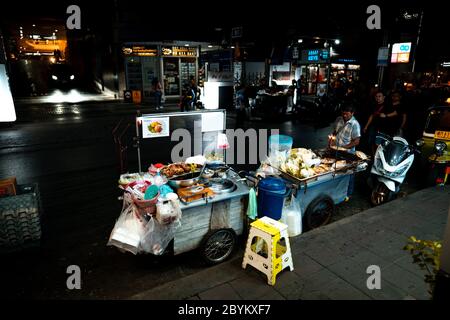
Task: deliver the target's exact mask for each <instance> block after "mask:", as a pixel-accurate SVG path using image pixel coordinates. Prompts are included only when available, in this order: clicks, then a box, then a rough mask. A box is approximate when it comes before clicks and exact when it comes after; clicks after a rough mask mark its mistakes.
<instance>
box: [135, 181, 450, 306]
mask: <svg viewBox="0 0 450 320" xmlns="http://www.w3.org/2000/svg"><path fill="white" fill-rule="evenodd" d="M449 206H450V187H448V186H446V187H445V188H439V187H436V188H429V189H425V190H421V191H418V192H416V193H414V194H412V195H409V196H407V197H405V198H401V199H398V200H395V201H392V202H390V203H387V204H385V205H382V206H379V207H375V208H371V209H369V210H367V211H364V212H362V213H359V214H356V215H354V216H351V217H349V218H345V219H342V220H340V221H337V222H335V223H332V224H330V225H327V226H325V227H322V228H319V229H316V230H313V231H310V232H307V233H305V234H303V235H300V236H297V237H295V238H290V241H291V249H292V255H293V260H294V268H295V270H294V271H293V272H290V271H288V269H285V271H283V272H282V273H280V274H279V275H278V277H277V281H276V284H275V286H273V287H272V286H269V285H268V284H267V278H266V277H265V276H264V275H263V274H262V273H260V272H259V271H257V270H256V269H254V268H253V267H251V266H247V269H245V270H244V269H242V268H241V263H242V251H241V252H240V253H239V254H236V256H235V257H234V258H233V259H232V260H230V261H228V262H225V263H222V264H220V265H217V266H214V267H210V268H206V269H205V270H203V271H201V272H198V273H196V274H194V275H191V276H188V277H185V278H182V279H181V280H178V281H173V282H169V283H166V284H164V285H162V286H159V287H156V288H153V289H151V290H148V291H145V292H142V293H140V294H137V295H134V296H132V297H130V298H131V299H166V300H172V299H174V300H181V299H188V300H199V299H201V300H215V299H220V300H251V299H253V300H277V299H278V300H280V299H281V300H285V299H289V300H291V299H295V300H296V299H301V300H308V299H327V300H328V299H332V300H336V299H337V300H347V299H352V300H370V299H376V300H385V299H389V300H404V299H430V296H429V294H428V292H427V289H428V287H427V284H426V283H425V282H424V274H425V272H424V271H422V270H420V268H419V267H418V266H417V265H416V264H413V263H412V258H411V256H410V254H409V253H408V252H406V251H404V250H403V249H402V248H403V246H404V245H405V244H406V243H407V239H408V237H410V236H412V235H414V236H415V237H416V238H418V239H428V240H441V239H442V237H443V233H444V229H445V225H446V222H447V216H448V210H449ZM370 265H378V266H379V267H380V268H381V289H380V290H376V289H375V290H369V289H368V288H367V286H366V281H367V279H368V277H369V274H367V273H366V269H367V267H368V266H370Z"/></svg>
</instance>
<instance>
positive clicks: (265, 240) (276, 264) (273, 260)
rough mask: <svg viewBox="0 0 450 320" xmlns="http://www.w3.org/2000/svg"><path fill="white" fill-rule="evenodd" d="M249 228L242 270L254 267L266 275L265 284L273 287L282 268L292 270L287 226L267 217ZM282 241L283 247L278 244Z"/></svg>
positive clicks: (253, 223)
mask: <svg viewBox="0 0 450 320" xmlns="http://www.w3.org/2000/svg"><path fill="white" fill-rule="evenodd" d="M250 226H251V228H250V232H249V236H248V239H247V246H246V248H245V254H244V260H243V261H242V268H244V269H245V268H246V267H247V264H249V265H251V266H253V267H255V268H256V269H258V270H259V271H261V272H263V273H264V274H266V276H267V282H268V283H269V284H270V285H272V286H273V285H275V281H276V276H277V274H278V273H280V272H281V271H282V270H283V269H284V268H286V267H289V269H290V271H293V270H294V265H293V263H292V256H291V247H290V245H289V235H288V231H287V228H288V226H287V225H285V224H284V223H281V222H278V221H276V220H273V219H271V218H269V217H263V218H261V219H258V220H256V221H254V222H252V223H251V224H250ZM282 240H284V242H285V246H283V245H281V244H280V243H279V242H280V241H282ZM264 249H265V250H264ZM264 251H265V252H264ZM264 253H265V256H264V255H263V254H264Z"/></svg>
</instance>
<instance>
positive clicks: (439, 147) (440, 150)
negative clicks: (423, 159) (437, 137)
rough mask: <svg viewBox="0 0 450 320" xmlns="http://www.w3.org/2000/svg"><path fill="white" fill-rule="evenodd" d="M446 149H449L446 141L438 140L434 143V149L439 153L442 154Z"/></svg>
mask: <svg viewBox="0 0 450 320" xmlns="http://www.w3.org/2000/svg"><path fill="white" fill-rule="evenodd" d="M445 149H447V144H446V143H445V142H442V141H437V142H436V143H435V144H434V150H436V153H438V154H442V153H443V152H444V150H445Z"/></svg>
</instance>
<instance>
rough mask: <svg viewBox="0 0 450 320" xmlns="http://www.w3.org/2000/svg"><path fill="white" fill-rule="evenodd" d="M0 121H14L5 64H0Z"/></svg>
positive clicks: (14, 115) (14, 114) (13, 110)
mask: <svg viewBox="0 0 450 320" xmlns="http://www.w3.org/2000/svg"><path fill="white" fill-rule="evenodd" d="M0 105H1V108H0V122H12V121H16V110H15V108H14V100H13V98H12V95H11V90H10V88H9V81H8V76H7V74H6V68H5V65H3V64H0Z"/></svg>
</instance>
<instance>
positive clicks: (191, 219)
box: [109, 110, 249, 264]
mask: <svg viewBox="0 0 450 320" xmlns="http://www.w3.org/2000/svg"><path fill="white" fill-rule="evenodd" d="M225 119H226V115H225V111H224V110H217V111H203V112H187V113H186V112H185V113H182V114H180V113H172V114H157V115H142V116H140V117H138V118H137V119H136V133H137V137H138V139H137V147H138V148H137V151H138V163H139V170H138V171H139V173H134V174H124V175H122V176H121V179H120V180H119V184H120V187H121V188H122V189H124V190H125V194H124V197H123V199H124V208H123V210H122V214H121V216H120V217H119V219H118V220H117V222H116V226H115V228H114V230H113V231H112V233H111V237H110V241H109V245H115V246H117V247H119V248H120V249H122V250H125V251H129V252H132V253H134V254H138V253H150V254H154V255H160V254H163V253H164V252H169V251H173V254H175V255H177V254H180V253H183V252H187V251H190V250H194V249H199V251H200V253H201V255H202V257H203V258H204V260H205V261H206V262H207V263H210V264H216V263H220V262H222V261H224V260H225V259H227V258H228V257H229V256H230V254H231V253H232V252H233V249H234V248H235V246H236V243H237V236H238V235H241V234H242V233H243V231H244V220H245V216H246V202H247V197H248V193H249V187H248V186H247V184H246V183H245V181H244V180H245V179H241V178H240V177H239V175H238V174H237V173H236V172H234V171H233V169H232V168H230V167H229V166H227V165H226V164H225V163H224V162H223V158H221V157H220V154H219V153H220V150H215V148H212V150H213V152H211V148H209V147H210V146H211V144H213V145H215V144H217V137H218V135H220V134H223V131H224V130H225ZM190 130H191V131H192V132H189V131H190ZM190 133H193V135H192V136H191V135H190ZM182 134H188V135H189V136H190V138H192V139H190V141H188V143H187V144H186V145H185V146H186V148H187V149H190V148H191V147H192V149H193V150H196V152H201V153H202V154H205V155H206V157H205V156H203V155H201V156H195V157H188V158H186V157H184V159H176V160H175V161H167V158H164V155H163V154H162V150H163V151H164V152H167V153H169V154H170V153H171V152H173V150H174V149H176V148H177V145H176V144H175V145H174V144H173V140H172V138H173V137H174V136H181V135H182ZM152 138H153V139H152ZM169 140H170V141H169ZM181 140H183V139H181ZM182 142H183V143H185V142H186V141H184V140H183V141H182ZM191 142H192V144H191ZM168 147H169V148H170V149H169V148H168ZM178 147H179V146H178ZM177 150H178V149H177ZM214 151H216V152H214ZM211 154H213V156H211ZM158 155H160V156H158ZM171 158H176V156H175V155H174V154H171ZM199 159H200V160H201V161H200V162H199ZM208 159H209V160H208ZM205 160H206V161H205ZM166 161H167V162H170V164H166V165H162V164H161V163H157V162H166ZM167 162H166V163H167ZM144 163H147V164H149V169H148V170H143V168H142V166H143V164H144ZM152 185H157V186H158V188H155V190H154V193H152V194H151V195H149V197H148V198H146V199H145V196H146V195H147V193H149V191H148V190H150V189H151V186H152ZM133 188H134V189H133ZM139 192H141V194H139ZM144 193H145V194H144ZM130 234H131V235H130Z"/></svg>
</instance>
